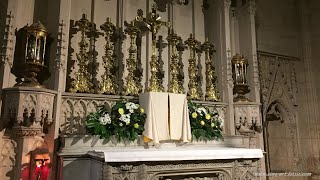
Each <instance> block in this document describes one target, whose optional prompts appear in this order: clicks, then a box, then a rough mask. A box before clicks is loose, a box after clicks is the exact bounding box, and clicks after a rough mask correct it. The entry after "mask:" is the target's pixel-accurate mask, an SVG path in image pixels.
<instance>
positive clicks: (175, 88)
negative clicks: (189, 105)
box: [167, 30, 184, 94]
mask: <svg viewBox="0 0 320 180" xmlns="http://www.w3.org/2000/svg"><path fill="white" fill-rule="evenodd" d="M167 40H168V42H169V45H170V46H171V53H172V55H171V63H170V70H171V71H170V73H171V80H170V83H169V90H168V91H169V92H171V93H181V94H182V93H184V88H183V86H182V82H181V81H179V78H178V75H179V70H180V68H181V67H180V65H179V63H178V53H177V44H178V43H179V40H181V37H179V36H178V35H177V34H175V33H174V32H173V30H172V33H171V34H170V35H169V36H168V37H167Z"/></svg>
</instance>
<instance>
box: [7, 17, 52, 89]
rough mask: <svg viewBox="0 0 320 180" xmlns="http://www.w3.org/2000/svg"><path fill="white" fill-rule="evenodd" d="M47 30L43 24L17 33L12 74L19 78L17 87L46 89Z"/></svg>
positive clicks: (34, 25)
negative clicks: (44, 83)
mask: <svg viewBox="0 0 320 180" xmlns="http://www.w3.org/2000/svg"><path fill="white" fill-rule="evenodd" d="M47 35H48V33H47V29H46V28H45V27H44V25H43V24H42V23H41V22H37V23H34V24H32V25H31V26H25V27H23V28H21V29H20V30H19V31H16V47H15V53H14V61H13V66H12V69H11V72H12V73H13V74H14V75H15V76H16V77H17V79H16V82H17V83H16V85H15V86H29V87H39V88H40V87H44V86H43V85H42V82H43V81H44V80H46V79H47V78H48V77H49V72H48V69H47V66H48V61H47V60H48V58H46V57H45V55H46V49H48V42H47Z"/></svg>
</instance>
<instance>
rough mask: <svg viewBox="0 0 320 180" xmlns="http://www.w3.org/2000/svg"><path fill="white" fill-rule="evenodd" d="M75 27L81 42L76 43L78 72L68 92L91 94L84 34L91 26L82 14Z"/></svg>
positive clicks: (86, 45)
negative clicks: (77, 28) (78, 48)
mask: <svg viewBox="0 0 320 180" xmlns="http://www.w3.org/2000/svg"><path fill="white" fill-rule="evenodd" d="M76 26H78V27H79V30H80V32H81V40H80V42H79V43H78V44H79V47H80V52H79V53H77V54H76V55H77V60H78V66H79V70H78V72H76V73H75V79H74V80H73V81H72V82H71V88H70V89H69V91H70V92H72V93H76V92H86V93H92V92H93V88H92V87H93V84H92V82H91V81H90V74H89V72H88V52H87V48H88V43H87V42H86V35H85V34H86V33H88V32H90V30H91V26H92V24H91V23H90V22H89V21H88V20H87V19H86V15H85V14H83V15H82V18H81V19H80V20H79V21H76Z"/></svg>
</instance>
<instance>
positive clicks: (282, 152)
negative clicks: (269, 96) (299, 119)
mask: <svg viewBox="0 0 320 180" xmlns="http://www.w3.org/2000/svg"><path fill="white" fill-rule="evenodd" d="M264 116H265V117H264V118H265V123H266V125H265V131H266V139H265V140H266V143H267V158H268V167H269V171H270V172H288V171H290V170H293V169H296V168H297V167H295V165H294V163H292V160H293V159H296V158H297V156H298V153H297V152H298V146H297V144H298V142H297V137H296V132H297V129H296V128H297V127H296V121H295V116H294V112H292V110H291V109H290V108H288V106H287V105H286V104H285V103H283V101H281V100H275V101H273V102H272V103H270V105H269V106H268V108H267V112H266V114H265V115H264Z"/></svg>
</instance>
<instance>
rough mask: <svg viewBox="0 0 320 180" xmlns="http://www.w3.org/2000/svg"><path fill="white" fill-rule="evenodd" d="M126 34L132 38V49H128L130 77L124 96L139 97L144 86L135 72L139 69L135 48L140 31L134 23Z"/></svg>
mask: <svg viewBox="0 0 320 180" xmlns="http://www.w3.org/2000/svg"><path fill="white" fill-rule="evenodd" d="M125 33H126V34H128V35H129V36H130V47H129V49H128V52H129V58H128V59H127V70H128V76H127V77H126V80H127V81H126V84H125V85H124V92H123V94H124V95H132V96H138V95H139V93H140V92H141V91H142V86H141V84H140V83H139V82H138V78H136V77H135V74H134V72H135V71H136V69H137V58H136V53H137V47H136V46H135V43H136V38H137V34H138V33H139V29H138V28H137V27H136V26H135V25H134V21H132V22H131V24H130V25H128V27H127V28H126V29H125Z"/></svg>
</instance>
